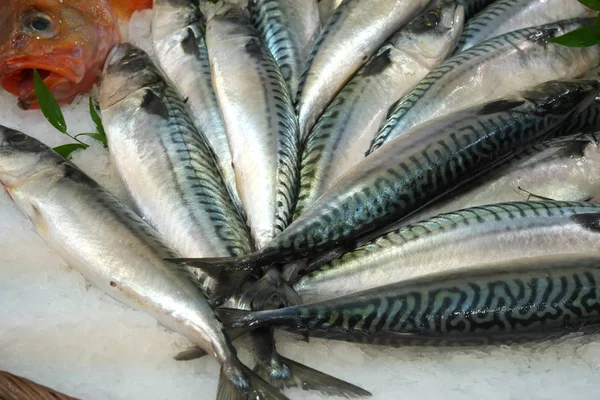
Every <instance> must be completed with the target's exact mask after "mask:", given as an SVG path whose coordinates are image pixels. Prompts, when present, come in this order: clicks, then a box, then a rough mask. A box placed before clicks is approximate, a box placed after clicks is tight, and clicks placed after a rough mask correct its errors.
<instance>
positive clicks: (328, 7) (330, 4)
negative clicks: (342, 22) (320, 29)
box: [319, 0, 343, 26]
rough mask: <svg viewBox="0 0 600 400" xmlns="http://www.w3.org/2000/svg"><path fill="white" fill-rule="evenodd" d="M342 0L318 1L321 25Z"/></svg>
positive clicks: (323, 24) (325, 22)
mask: <svg viewBox="0 0 600 400" xmlns="http://www.w3.org/2000/svg"><path fill="white" fill-rule="evenodd" d="M342 1H343V0H320V1H319V19H320V20H321V26H325V25H326V24H327V21H328V20H329V17H331V14H333V12H334V11H335V9H336V8H338V6H339V5H340V4H342Z"/></svg>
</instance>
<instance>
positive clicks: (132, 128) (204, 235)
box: [100, 44, 252, 279]
mask: <svg viewBox="0 0 600 400" xmlns="http://www.w3.org/2000/svg"><path fill="white" fill-rule="evenodd" d="M100 108H101V111H102V118H103V123H104V127H105V130H106V134H107V138H108V144H109V146H110V149H111V151H110V153H111V157H112V160H113V165H114V166H115V168H116V170H117V172H118V173H119V175H120V176H121V178H122V180H123V182H124V183H125V186H126V188H127V191H128V194H129V196H130V197H131V198H132V200H133V202H134V204H135V206H136V208H137V209H138V210H139V213H140V215H142V216H143V217H144V218H145V219H146V221H147V222H148V223H149V224H150V225H151V226H153V227H154V228H155V229H156V230H157V231H158V232H159V233H160V234H161V235H162V236H163V238H164V239H165V241H166V242H167V243H168V244H169V246H171V247H172V248H174V249H175V250H177V251H178V252H179V253H180V254H195V255H197V256H201V257H214V256H222V257H227V256H230V255H241V254H245V253H247V252H248V251H250V250H251V249H252V246H251V242H250V239H249V234H248V230H247V228H246V226H245V224H244V221H243V219H242V217H241V215H240V212H239V210H238V209H237V208H236V207H235V205H234V203H233V201H232V199H231V197H230V194H229V192H228V191H227V189H226V187H225V185H224V181H223V178H222V176H221V173H220V171H219V168H218V166H217V162H216V159H215V155H214V153H213V151H212V149H211V147H210V146H209V145H208V142H207V140H206V138H205V137H204V135H203V134H202V133H201V132H200V131H198V130H197V129H196V127H195V126H194V124H193V122H192V120H191V117H190V116H189V114H188V112H187V108H186V106H185V104H184V103H183V100H182V99H181V97H180V95H179V94H178V93H177V91H176V90H175V88H174V87H173V86H172V85H171V83H170V81H168V80H167V79H166V78H165V77H164V76H163V75H162V72H161V70H160V69H158V68H157V67H156V66H155V65H154V64H153V62H152V61H151V60H150V58H149V57H148V55H147V54H146V53H145V52H143V51H142V50H141V49H139V48H137V47H135V46H133V45H131V44H121V45H117V46H115V48H114V49H113V50H112V52H111V54H110V55H109V58H108V59H107V62H106V66H105V72H104V78H103V81H102V85H101V87H100ZM195 271H196V273H197V274H200V271H199V270H195ZM198 277H199V278H202V279H205V278H206V277H205V276H201V275H198Z"/></svg>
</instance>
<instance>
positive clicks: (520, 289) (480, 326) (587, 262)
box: [221, 257, 600, 345]
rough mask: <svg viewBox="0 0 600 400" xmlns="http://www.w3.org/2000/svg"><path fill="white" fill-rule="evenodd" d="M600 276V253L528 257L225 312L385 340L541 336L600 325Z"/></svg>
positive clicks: (304, 330)
mask: <svg viewBox="0 0 600 400" xmlns="http://www.w3.org/2000/svg"><path fill="white" fill-rule="evenodd" d="M599 281H600V259H599V258H598V257H593V258H583V259H580V258H574V257H564V258H562V259H554V258H550V259H549V258H543V257H542V258H540V257H538V258H527V259H519V260H511V261H510V262H505V263H500V264H496V265H494V266H493V267H490V266H481V267H480V268H477V267H475V268H473V269H468V270H463V271H456V272H446V273H440V274H436V275H429V276H425V277H421V278H416V279H412V280H407V281H403V282H400V283H396V284H392V285H386V286H383V287H379V288H375V289H371V290H366V291H363V292H359V293H356V294H352V295H348V296H342V297H338V298H335V299H331V300H327V301H324V302H319V303H313V304H307V305H302V306H295V307H288V308H282V309H278V310H269V311H260V312H256V313H249V314H248V313H238V314H237V315H233V316H231V315H229V316H227V312H224V313H223V315H221V318H222V319H224V320H226V326H234V327H249V326H252V327H257V326H263V325H265V326H272V327H277V328H282V329H286V330H289V331H292V332H296V333H301V334H303V335H306V336H317V337H325V338H329V339H335V340H346V341H361V342H367V343H373V344H385V345H403V344H409V345H414V344H481V343H489V342H502V341H509V342H514V341H521V340H534V339H538V340H539V339H546V338H548V337H556V336H560V335H565V334H567V333H570V332H573V331H577V330H579V329H581V328H583V327H584V326H586V325H594V326H595V327H596V329H597V326H598V323H599V322H600V291H599V288H598V287H599V285H598V282H599Z"/></svg>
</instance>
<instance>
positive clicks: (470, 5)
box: [459, 0, 494, 19]
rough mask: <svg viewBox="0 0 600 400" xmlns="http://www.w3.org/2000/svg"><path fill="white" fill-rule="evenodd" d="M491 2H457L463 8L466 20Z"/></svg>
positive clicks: (461, 0)
mask: <svg viewBox="0 0 600 400" xmlns="http://www.w3.org/2000/svg"><path fill="white" fill-rule="evenodd" d="M493 2H494V0H459V3H461V4H462V5H463V7H464V8H465V18H466V19H468V18H471V17H472V16H473V15H475V14H477V13H478V12H479V11H481V10H482V9H483V8H485V7H487V6H488V5H489V4H491V3H493Z"/></svg>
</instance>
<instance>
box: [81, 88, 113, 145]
mask: <svg viewBox="0 0 600 400" xmlns="http://www.w3.org/2000/svg"><path fill="white" fill-rule="evenodd" d="M90 116H91V117H92V121H94V125H96V130H97V131H98V133H97V134H89V133H84V135H86V136H89V137H92V138H94V139H96V140H97V141H99V142H101V143H102V144H103V145H104V147H107V141H106V133H105V132H104V126H102V118H100V115H98V112H97V111H96V105H95V104H94V100H92V96H90ZM77 136H79V135H77ZM77 136H75V138H77Z"/></svg>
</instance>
